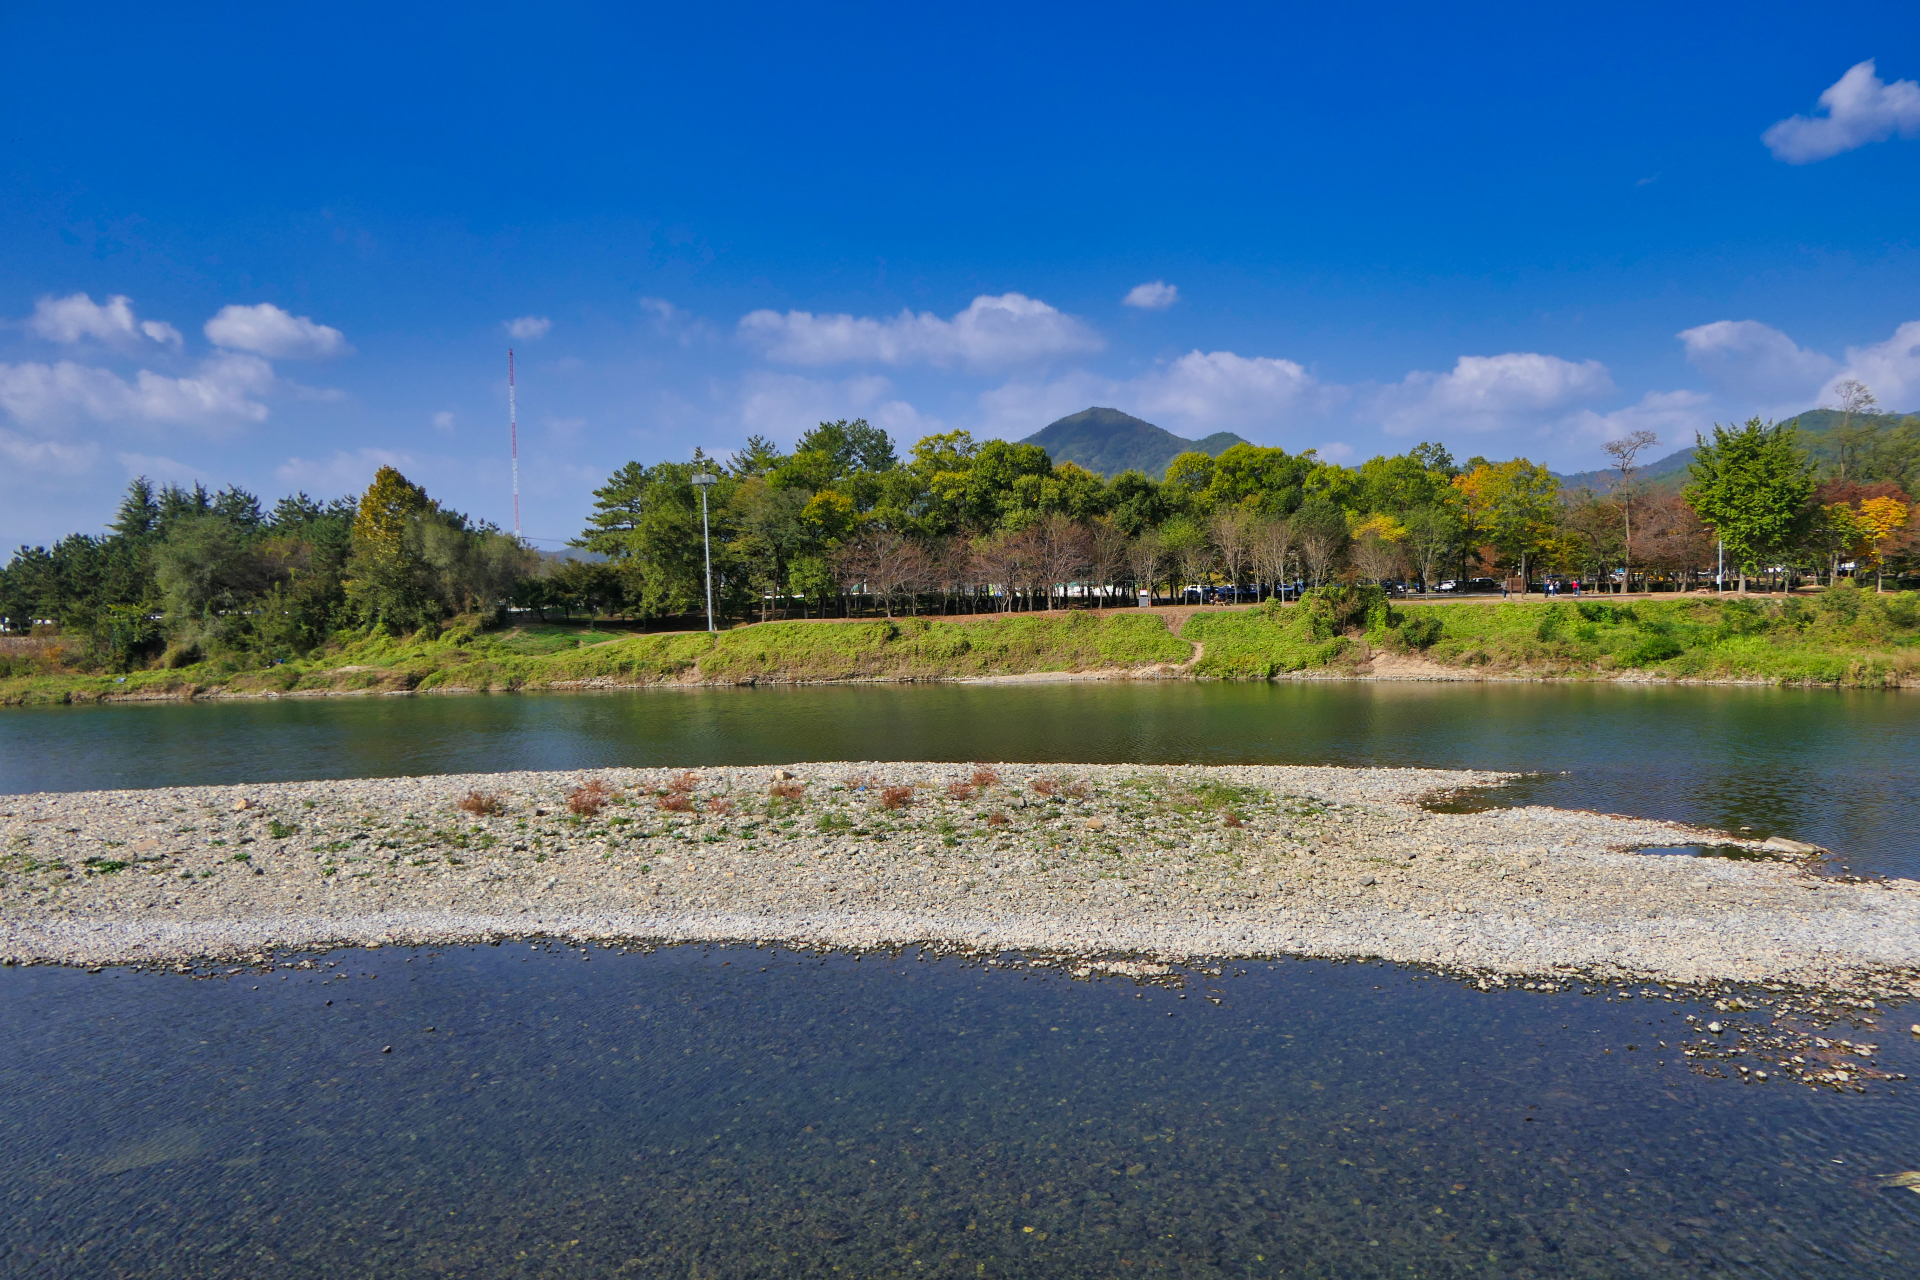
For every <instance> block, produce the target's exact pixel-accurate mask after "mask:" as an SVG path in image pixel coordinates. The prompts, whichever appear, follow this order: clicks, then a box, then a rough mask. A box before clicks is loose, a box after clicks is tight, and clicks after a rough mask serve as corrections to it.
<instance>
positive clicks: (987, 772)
mask: <svg viewBox="0 0 1920 1280" xmlns="http://www.w3.org/2000/svg"><path fill="white" fill-rule="evenodd" d="M973 785H974V786H976V787H978V788H980V789H981V790H982V791H985V790H986V789H987V788H988V787H997V786H999V785H1000V775H999V774H997V773H995V772H994V771H993V770H991V769H989V768H987V766H985V765H983V764H977V765H975V766H973Z"/></svg>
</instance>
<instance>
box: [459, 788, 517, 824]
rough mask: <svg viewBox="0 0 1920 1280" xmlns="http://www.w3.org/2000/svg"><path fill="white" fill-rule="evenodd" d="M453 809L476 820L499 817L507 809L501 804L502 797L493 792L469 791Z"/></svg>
mask: <svg viewBox="0 0 1920 1280" xmlns="http://www.w3.org/2000/svg"><path fill="white" fill-rule="evenodd" d="M453 807H454V808H456V809H458V810H460V812H462V813H470V814H472V815H473V816H474V817H476V818H494V817H498V816H499V815H500V813H501V812H502V811H503V810H504V809H505V808H506V806H505V805H503V804H501V803H500V797H499V796H497V795H495V794H494V793H493V792H491V791H469V792H467V794H466V795H465V796H464V797H462V798H461V799H460V800H458V801H456V802H455V803H454V806H453Z"/></svg>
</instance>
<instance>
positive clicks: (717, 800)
mask: <svg viewBox="0 0 1920 1280" xmlns="http://www.w3.org/2000/svg"><path fill="white" fill-rule="evenodd" d="M707 812H709V813H732V812H733V801H732V800H730V799H728V798H727V797H726V796H715V797H713V799H711V800H709V801H707Z"/></svg>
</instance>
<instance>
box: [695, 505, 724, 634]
mask: <svg viewBox="0 0 1920 1280" xmlns="http://www.w3.org/2000/svg"><path fill="white" fill-rule="evenodd" d="M719 480H720V477H719V476H716V475H714V474H713V473H712V472H709V471H696V472H694V473H693V484H694V487H695V488H696V489H698V490H700V542H701V545H702V546H703V547H704V548H705V550H706V554H707V630H709V631H717V630H719V628H718V627H716V626H714V625H713V536H712V535H711V534H710V533H708V532H707V490H708V489H711V488H712V487H713V486H714V485H715V484H717V483H719Z"/></svg>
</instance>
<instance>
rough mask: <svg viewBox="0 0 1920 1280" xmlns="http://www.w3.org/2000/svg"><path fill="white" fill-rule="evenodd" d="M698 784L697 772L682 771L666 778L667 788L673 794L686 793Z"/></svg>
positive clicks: (698, 776)
mask: <svg viewBox="0 0 1920 1280" xmlns="http://www.w3.org/2000/svg"><path fill="white" fill-rule="evenodd" d="M699 785H700V775H699V774H697V773H682V774H678V775H676V776H675V777H673V778H670V779H668V780H667V790H669V791H671V792H673V793H674V794H675V795H682V796H683V795H686V794H687V793H688V792H689V791H692V790H693V789H694V788H695V787H697V786H699Z"/></svg>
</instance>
